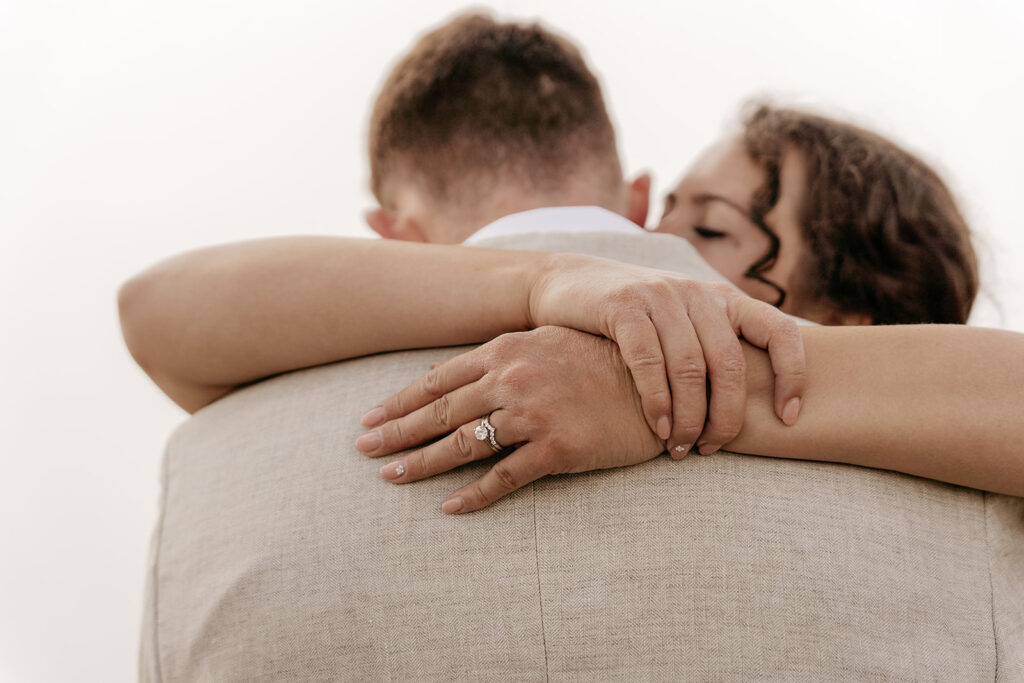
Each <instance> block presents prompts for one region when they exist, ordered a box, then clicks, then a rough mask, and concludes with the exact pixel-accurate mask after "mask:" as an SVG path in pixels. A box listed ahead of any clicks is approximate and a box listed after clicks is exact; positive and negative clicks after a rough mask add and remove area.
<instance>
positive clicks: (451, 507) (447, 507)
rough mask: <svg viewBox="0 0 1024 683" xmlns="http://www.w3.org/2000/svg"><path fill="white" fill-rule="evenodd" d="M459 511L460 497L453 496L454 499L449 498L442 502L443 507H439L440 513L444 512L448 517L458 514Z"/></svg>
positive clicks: (460, 505) (460, 507) (460, 506)
mask: <svg viewBox="0 0 1024 683" xmlns="http://www.w3.org/2000/svg"><path fill="white" fill-rule="evenodd" d="M461 509H462V496H455V497H454V498H449V499H448V500H446V501H445V502H444V505H442V506H441V512H444V513H446V514H449V515H450V514H452V513H455V512H458V511H459V510H461Z"/></svg>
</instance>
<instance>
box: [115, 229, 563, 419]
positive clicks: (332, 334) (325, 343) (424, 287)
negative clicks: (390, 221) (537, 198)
mask: <svg viewBox="0 0 1024 683" xmlns="http://www.w3.org/2000/svg"><path fill="white" fill-rule="evenodd" d="M549 258H551V257H550V256H549V255H548V254H542V253H531V252H513V251H508V250H501V251H498V250H491V249H475V248H474V249H466V248H458V247H446V246H434V245H422V244H409V243H404V242H396V241H390V240H387V241H381V240H361V239H344V238H332V237H293V238H280V239H268V240H259V241H252V242H245V243H239V244H231V245H225V246H220V247H212V248H208V249H203V250H200V251H195V252H191V253H188V254H183V255H181V256H177V257H174V258H171V259H168V260H166V261H163V262H161V263H159V264H157V265H155V266H153V267H152V268H150V269H149V270H147V271H145V272H143V273H141V274H140V275H138V276H136V277H134V278H133V279H132V280H130V281H129V282H127V283H126V284H125V285H124V286H123V287H122V288H121V291H120V293H119V297H118V303H119V308H120V313H121V321H122V328H123V330H124V336H125V340H126V342H127V344H128V348H129V350H130V351H131V353H132V355H133V356H134V357H135V359H136V360H137V361H138V363H139V365H140V366H142V368H143V369H145V370H146V372H147V373H148V374H149V375H150V376H151V377H152V378H153V380H154V381H155V382H156V383H157V385H158V386H160V388H161V389H163V390H164V391H165V393H167V394H168V395H169V396H170V397H171V398H172V399H173V400H174V401H175V402H176V403H178V404H179V405H180V406H182V407H183V408H185V409H186V410H188V411H190V412H191V411H194V410H197V409H198V408H200V407H202V406H204V405H206V404H207V403H209V402H211V401H213V400H215V399H216V398H218V397H220V396H221V395H223V394H225V393H227V392H228V391H230V390H231V389H232V388H234V387H235V386H237V385H240V384H244V383H247V382H251V381H254V380H257V379H261V378H263V377H268V376H271V375H274V374H278V373H281V372H286V371H289V370H295V369H297V368H303V367H309V366H313V365H320V364H323V363H328V362H332V361H336V360H341V359H345V358H354V357H357V356H361V355H365V354H368V353H374V352H381V351H392V350H397V349H407V348H417V347H430V346H445V345H453V344H463V343H465V344H468V343H473V342H479V341H485V340H487V339H491V338H493V337H495V336H497V335H498V334H501V333H503V332H508V331H514V330H522V329H526V328H527V327H528V326H529V322H530V321H529V289H530V286H531V283H532V282H533V281H534V279H535V278H536V276H537V275H538V274H539V273H540V272H541V271H543V270H544V269H545V268H546V263H547V260H548V259H549Z"/></svg>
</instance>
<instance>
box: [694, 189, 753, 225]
mask: <svg viewBox="0 0 1024 683" xmlns="http://www.w3.org/2000/svg"><path fill="white" fill-rule="evenodd" d="M693 201H695V202H696V203H697V204H702V205H703V204H707V203H708V202H722V203H723V204H725V205H727V206H729V207H731V208H732V209H734V210H735V211H738V212H739V213H741V214H743V217H744V218H746V219H747V220H750V210H749V209H745V208H743V206H742V205H741V204H740V203H739V202H735V201H733V200H731V199H729V198H728V197H723V196H722V195H720V194H711V193H709V192H705V193H703V194H699V195H696V196H695V197H694V198H693Z"/></svg>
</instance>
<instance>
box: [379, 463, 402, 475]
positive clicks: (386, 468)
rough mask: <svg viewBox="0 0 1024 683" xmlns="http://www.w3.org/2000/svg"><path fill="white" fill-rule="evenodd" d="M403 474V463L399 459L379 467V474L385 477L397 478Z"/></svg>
mask: <svg viewBox="0 0 1024 683" xmlns="http://www.w3.org/2000/svg"><path fill="white" fill-rule="evenodd" d="M403 474H405V463H404V462H402V461H401V460H395V461H394V462H389V463H388V464H387V465H383V466H382V467H381V468H380V476H382V477H384V478H385V479H398V478H399V477H400V476H402V475H403Z"/></svg>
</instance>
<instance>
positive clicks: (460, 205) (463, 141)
mask: <svg viewBox="0 0 1024 683" xmlns="http://www.w3.org/2000/svg"><path fill="white" fill-rule="evenodd" d="M370 172H371V186H372V189H373V193H374V195H375V196H376V197H377V200H378V201H379V202H380V206H381V209H380V210H377V211H373V212H371V213H370V214H368V216H367V219H368V220H369V222H370V224H371V227H373V228H374V229H375V230H377V232H379V233H380V234H382V235H384V236H385V237H397V238H400V239H410V240H420V241H431V242H460V241H462V240H463V239H465V238H466V237H468V236H469V235H470V234H472V232H474V231H475V230H476V229H478V228H480V227H482V226H483V225H484V224H486V223H488V222H490V221H492V220H495V219H496V218H499V217H501V216H503V215H506V214H509V213H514V212H516V211H522V210H526V209H530V208H536V207H541V206H564V205H584V204H594V205H598V206H604V207H605V208H608V209H611V210H613V211H616V212H618V213H622V214H625V215H628V216H629V217H630V218H633V219H634V220H638V222H641V223H642V222H643V220H644V219H645V218H646V184H645V182H644V181H642V180H641V181H638V182H636V183H634V185H633V187H631V188H626V186H625V185H624V183H623V180H622V169H621V167H620V165H619V157H618V152H617V149H616V143H615V132H614V130H613V128H612V124H611V121H610V120H609V118H608V113H607V111H606V110H605V106H604V100H603V98H602V96H601V88H600V86H599V85H598V82H597V79H596V78H595V77H594V75H593V74H592V73H591V72H590V70H589V69H588V68H587V65H586V63H585V62H584V60H583V57H582V56H581V55H580V53H579V51H578V50H577V49H576V48H575V47H573V46H572V45H571V44H570V43H569V42H568V41H566V40H565V39H563V38H560V37H558V36H555V35H553V34H552V33H550V32H548V31H547V30H545V29H543V28H541V27H540V26H538V25H521V24H512V23H500V22H496V21H494V20H493V19H491V18H489V17H486V16H483V15H479V14H473V15H467V16H462V17H459V18H457V19H454V20H453V21H451V22H449V23H447V24H445V25H444V26H442V27H441V28H438V29H436V30H434V31H432V32H431V33H428V34H427V35H426V36H424V37H423V38H422V39H421V40H420V41H419V42H418V43H417V44H416V45H415V46H414V47H413V49H412V50H411V51H410V52H409V54H407V55H406V56H405V57H404V58H402V60H401V61H400V62H399V63H398V65H397V66H396V67H395V68H394V70H393V71H392V72H391V74H390V76H389V77H388V79H387V80H386V81H385V83H384V86H383V88H382V89H381V92H380V94H379V96H378V97H377V101H376V104H375V105H374V108H373V114H372V117H371V120H370ZM641 193H643V197H642V199H641V197H640V194H641ZM641 208H642V210H643V214H644V215H643V216H640V215H639V214H640V210H641Z"/></svg>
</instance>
